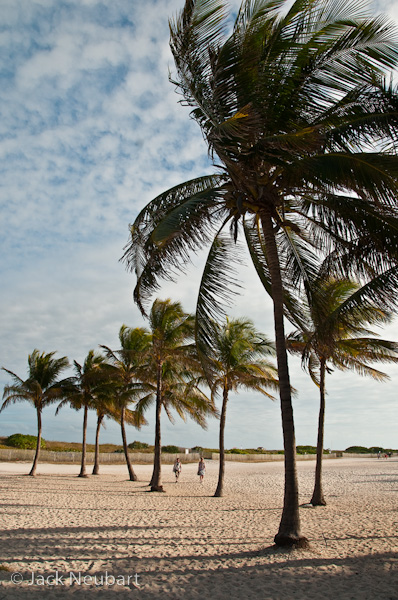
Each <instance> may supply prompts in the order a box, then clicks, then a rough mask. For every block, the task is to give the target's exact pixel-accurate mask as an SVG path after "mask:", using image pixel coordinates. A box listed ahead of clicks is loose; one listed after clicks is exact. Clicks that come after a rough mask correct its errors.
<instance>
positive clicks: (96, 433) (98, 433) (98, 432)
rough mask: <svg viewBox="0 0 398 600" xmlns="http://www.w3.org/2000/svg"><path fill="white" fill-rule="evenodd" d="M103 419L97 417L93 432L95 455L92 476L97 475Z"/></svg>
mask: <svg viewBox="0 0 398 600" xmlns="http://www.w3.org/2000/svg"><path fill="white" fill-rule="evenodd" d="M103 419H104V415H98V417H97V429H96V432H95V454H94V467H93V475H98V474H99V435H100V430H101V424H102V421H103Z"/></svg>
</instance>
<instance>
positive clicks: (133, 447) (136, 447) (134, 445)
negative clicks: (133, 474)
mask: <svg viewBox="0 0 398 600" xmlns="http://www.w3.org/2000/svg"><path fill="white" fill-rule="evenodd" d="M148 446H149V444H146V443H145V442H137V441H134V442H132V443H131V444H129V445H128V446H127V447H128V448H130V450H144V449H145V448H148Z"/></svg>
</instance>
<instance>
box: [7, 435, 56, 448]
mask: <svg viewBox="0 0 398 600" xmlns="http://www.w3.org/2000/svg"><path fill="white" fill-rule="evenodd" d="M5 445H6V446H10V447H11V448H21V449H23V450H34V449H35V448H36V446H37V436H36V435H28V434H26V433H13V434H12V435H9V436H8V438H7V439H6V440H5ZM45 447H46V441H45V440H44V439H43V438H41V440H40V448H41V449H42V450H44V449H45Z"/></svg>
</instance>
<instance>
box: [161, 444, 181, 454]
mask: <svg viewBox="0 0 398 600" xmlns="http://www.w3.org/2000/svg"><path fill="white" fill-rule="evenodd" d="M179 451H180V449H179V447H178V446H172V445H170V446H162V452H166V453H168V454H178V453H179Z"/></svg>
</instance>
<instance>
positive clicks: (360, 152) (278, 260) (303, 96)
mask: <svg viewBox="0 0 398 600" xmlns="http://www.w3.org/2000/svg"><path fill="white" fill-rule="evenodd" d="M285 8H286V10H285V11H284V12H283V13H282V12H281V10H282V9H285ZM225 15H226V11H225V6H224V2H223V1H222V0H186V2H185V6H184V8H183V10H182V11H181V12H180V13H179V15H178V16H177V18H176V19H175V20H174V21H172V22H171V23H170V30H171V42H170V43H171V50H172V52H173V55H174V60H175V64H176V68H177V75H176V78H175V81H174V82H173V83H175V85H176V86H177V88H178V90H179V91H180V92H181V94H182V97H183V101H184V102H185V103H186V104H188V105H189V106H191V107H192V113H191V115H192V117H193V118H194V119H195V120H196V121H197V122H198V124H199V125H200V127H201V129H202V132H203V135H204V138H205V140H206V142H207V144H208V147H209V153H210V156H211V157H213V160H214V164H215V165H216V166H218V167H219V171H218V172H216V173H215V174H211V175H208V176H204V177H199V178H197V179H194V180H191V181H188V182H186V183H183V184H180V185H177V186H175V187H174V188H172V189H170V190H168V191H166V192H164V193H162V194H161V195H160V196H158V197H157V198H155V199H154V200H152V201H151V202H150V203H149V204H148V205H147V206H146V207H145V208H144V209H143V210H142V211H141V213H140V214H139V215H138V216H137V218H136V220H135V222H134V225H133V226H132V227H131V237H130V242H129V244H128V246H127V247H126V250H125V254H124V260H125V261H126V264H127V267H128V268H129V269H131V270H134V271H135V272H136V275H137V285H136V288H135V292H134V294H135V299H136V301H137V303H138V305H139V306H140V308H141V310H142V311H143V312H145V302H146V301H147V300H148V298H149V297H150V296H151V294H152V293H153V292H154V291H155V290H157V289H158V286H159V278H166V279H172V278H173V273H175V271H176V269H178V268H183V267H184V266H185V265H186V264H187V261H188V255H189V253H190V252H191V251H198V250H200V249H201V248H203V246H204V245H206V244H211V247H210V251H209V255H208V259H207V263H206V266H205V269H204V273H203V277H202V282H201V286H200V290H199V296H198V303H197V311H196V317H197V319H196V321H197V331H196V337H197V343H198V348H199V351H200V352H201V356H202V358H203V359H205V357H206V354H207V352H206V350H207V346H208V345H209V344H210V339H209V335H210V334H209V331H208V327H209V325H208V323H209V320H210V319H211V318H214V319H216V318H217V317H218V316H219V313H220V300H221V301H223V300H225V299H228V297H229V296H230V291H229V288H230V284H231V281H232V282H233V281H234V277H235V276H234V273H233V271H231V266H233V263H234V259H235V260H236V259H237V257H236V244H235V242H236V240H237V238H238V237H239V235H240V234H241V232H242V230H243V232H244V239H245V241H246V244H247V247H248V249H249V253H250V257H251V259H252V261H253V264H254V266H255V268H256V270H257V273H258V275H259V277H260V280H261V281H262V283H263V285H264V287H265V289H266V291H267V292H268V293H270V294H271V296H272V300H273V305H274V328H275V339H276V352H277V363H278V377H279V385H280V401H281V415H282V426H283V439H284V449H285V495H284V508H283V513H282V518H281V522H280V526H279V531H278V534H277V535H276V536H275V542H276V543H277V544H279V545H285V544H286V545H292V544H296V545H297V544H298V545H300V544H302V545H304V544H305V543H306V540H305V538H304V537H303V536H302V535H301V531H300V518H299V508H298V484H297V474H296V458H295V432H294V420H293V410H292V403H291V386H290V378H289V371H288V361H287V352H286V343H285V330H284V314H285V315H287V316H289V313H290V311H291V310H293V309H294V308H295V306H294V304H292V302H291V298H290V294H291V292H292V291H293V290H294V288H295V286H297V285H299V284H300V282H301V281H302V279H303V278H305V277H306V276H308V275H309V276H311V274H312V272H313V271H314V269H315V267H316V264H317V257H318V256H319V255H320V254H322V253H325V254H326V253H328V252H330V251H331V250H334V260H333V261H331V262H330V269H331V270H332V269H334V270H335V271H336V272H338V271H339V270H340V271H343V269H344V271H345V272H347V273H348V272H349V271H350V269H351V270H352V269H355V270H356V271H357V272H358V273H361V274H363V275H366V274H367V273H368V272H369V270H371V269H372V268H373V269H375V272H377V271H378V269H379V268H380V265H382V266H383V268H385V267H386V266H387V265H388V264H389V263H390V262H391V261H394V260H395V255H396V249H397V248H398V243H397V242H398V239H397V238H398V228H397V227H396V224H397V199H398V194H397V175H398V160H397V156H396V151H395V150H394V140H395V139H396V135H397V130H398V117H397V115H398V111H397V105H398V101H397V93H396V90H395V89H394V88H393V87H392V84H390V83H388V81H387V79H386V77H385V71H386V70H390V69H393V68H394V67H395V66H396V64H397V62H398V51H397V45H396V36H395V26H394V25H393V24H392V23H391V22H389V21H387V20H386V19H384V18H382V17H378V18H376V19H372V18H370V16H369V15H368V14H367V12H366V10H365V9H364V8H363V6H362V4H361V2H360V1H356V0H353V1H352V2H349V3H348V4H347V3H342V2H340V1H339V0H296V1H295V2H294V3H293V5H291V6H290V7H289V6H288V3H287V1H286V2H285V1H284V0H246V1H244V2H243V3H242V7H241V9H240V11H239V13H238V15H237V18H236V21H235V24H234V26H233V28H232V31H228V28H229V27H230V21H229V19H228V18H227V17H226V16H225ZM375 140H377V149H375V148H376V146H375V144H374V143H373V142H374V141H375ZM381 254H382V255H383V258H382V259H380V255H381Z"/></svg>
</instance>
